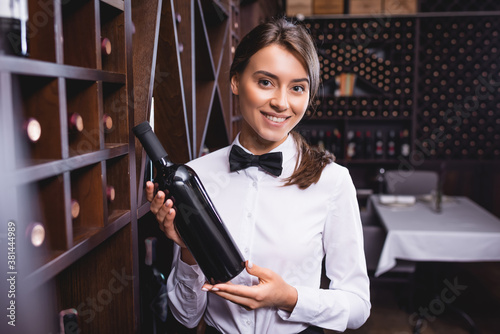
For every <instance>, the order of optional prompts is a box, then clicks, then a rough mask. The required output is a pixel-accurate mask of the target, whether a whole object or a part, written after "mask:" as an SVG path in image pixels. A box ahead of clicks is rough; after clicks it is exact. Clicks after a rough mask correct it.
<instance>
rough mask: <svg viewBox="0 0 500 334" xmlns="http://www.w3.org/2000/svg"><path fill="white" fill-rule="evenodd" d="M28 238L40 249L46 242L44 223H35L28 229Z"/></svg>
mask: <svg viewBox="0 0 500 334" xmlns="http://www.w3.org/2000/svg"><path fill="white" fill-rule="evenodd" d="M26 238H27V239H28V240H29V242H30V243H31V245H32V246H34V247H40V246H41V245H42V244H43V242H44V240H45V227H43V224H42V223H38V222H34V223H31V224H29V225H28V227H27V228H26Z"/></svg>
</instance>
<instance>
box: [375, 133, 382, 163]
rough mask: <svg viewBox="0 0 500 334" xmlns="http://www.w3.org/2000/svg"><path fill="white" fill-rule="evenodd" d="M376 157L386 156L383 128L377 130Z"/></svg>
mask: <svg viewBox="0 0 500 334" xmlns="http://www.w3.org/2000/svg"><path fill="white" fill-rule="evenodd" d="M375 158H376V159H383V158H384V134H383V133H382V130H377V132H375Z"/></svg>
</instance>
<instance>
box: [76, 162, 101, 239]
mask: <svg viewBox="0 0 500 334" xmlns="http://www.w3.org/2000/svg"><path fill="white" fill-rule="evenodd" d="M70 175H71V198H72V199H75V200H77V201H78V203H79V204H80V214H79V215H78V217H76V218H74V219H73V242H74V244H75V245H76V244H78V243H79V242H81V241H83V240H85V239H87V238H89V237H90V236H92V235H93V234H95V233H97V232H98V231H99V229H100V228H102V227H103V226H104V214H103V212H104V193H103V184H102V163H97V164H93V165H90V166H87V167H83V168H80V169H77V170H74V171H72V172H71V173H70Z"/></svg>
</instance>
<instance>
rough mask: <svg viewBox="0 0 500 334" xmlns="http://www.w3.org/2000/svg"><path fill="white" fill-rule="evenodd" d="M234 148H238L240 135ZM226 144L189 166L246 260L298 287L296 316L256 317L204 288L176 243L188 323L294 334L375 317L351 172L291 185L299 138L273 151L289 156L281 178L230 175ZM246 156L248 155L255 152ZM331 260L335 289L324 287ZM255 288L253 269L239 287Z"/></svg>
mask: <svg viewBox="0 0 500 334" xmlns="http://www.w3.org/2000/svg"><path fill="white" fill-rule="evenodd" d="M233 145H240V146H241V144H240V143H239V140H238V138H236V139H235V141H234V143H233ZM230 148H231V146H229V147H226V148H223V149H220V150H218V151H215V152H213V153H211V154H208V155H206V156H203V157H201V158H198V159H195V160H193V161H191V162H189V163H188V165H189V166H191V167H192V168H193V169H194V170H195V171H196V173H197V174H198V176H199V177H200V179H201V181H202V182H203V184H204V187H205V189H206V190H207V192H208V194H209V196H210V198H211V200H212V202H213V203H214V205H215V207H216V208H217V211H218V212H219V214H220V216H221V217H222V220H223V221H224V224H225V225H226V227H227V228H228V230H229V232H230V233H231V235H232V237H233V239H234V240H235V242H236V244H237V245H238V247H239V249H240V250H241V252H242V254H243V256H244V257H245V260H250V261H252V262H253V263H255V264H256V265H258V266H260V267H264V268H269V269H271V270H273V271H274V272H276V273H277V274H279V275H280V276H281V277H282V278H283V279H284V280H285V281H286V282H287V283H288V284H290V285H292V286H293V287H295V288H296V289H297V292H298V300H297V304H296V305H295V308H294V310H293V312H287V311H284V310H279V309H277V308H260V309H257V310H254V311H248V310H246V309H245V308H243V307H241V306H238V305H236V304H234V303H232V302H229V301H227V300H225V299H223V298H220V297H218V296H217V295H215V294H212V293H207V292H205V291H202V290H201V288H202V285H203V284H204V282H205V277H204V275H203V273H202V271H201V270H200V268H199V266H198V265H193V266H189V265H187V264H186V263H184V262H182V261H181V260H180V259H179V255H180V251H179V250H180V248H179V247H178V246H177V245H175V246H174V247H175V250H174V261H173V265H172V271H171V273H170V276H169V278H168V297H169V306H170V309H171V311H172V313H173V314H174V316H175V317H176V319H177V320H179V321H180V322H181V323H182V324H184V325H185V326H187V327H190V328H192V327H194V326H196V325H197V324H198V322H199V321H200V319H201V317H202V316H205V320H206V322H207V324H208V325H210V326H212V327H215V328H217V329H218V330H219V331H221V332H223V333H230V334H233V333H255V334H265V333H269V334H280V333H284V334H291V333H299V332H301V331H302V330H304V329H305V328H307V327H308V326H310V325H315V326H318V327H321V328H326V329H332V330H337V331H344V330H345V329H346V328H358V327H359V326H361V325H362V324H363V323H364V322H365V321H366V319H367V318H368V316H369V313H370V307H371V305H370V301H369V298H370V296H369V279H368V276H367V274H366V262H365V257H364V250H363V233H362V227H361V220H360V216H359V207H358V203H357V199H356V192H355V188H354V185H353V183H352V180H351V177H350V175H349V172H348V170H347V169H346V168H345V167H342V166H340V165H338V164H336V163H330V164H329V165H328V166H327V167H326V168H325V169H324V170H323V173H322V175H321V178H320V180H319V182H318V183H316V184H313V185H311V186H310V187H309V188H307V189H305V190H301V189H299V188H298V187H297V186H295V185H293V186H283V183H284V182H283V180H284V179H285V178H287V177H289V176H290V175H291V174H292V173H293V170H294V168H295V163H296V161H297V156H298V154H297V149H296V144H295V141H294V139H293V137H292V136H288V138H287V139H286V141H285V142H284V143H282V144H281V145H280V146H278V147H277V148H276V149H274V150H272V152H275V151H281V152H283V173H282V174H281V176H280V177H275V176H272V175H270V174H268V173H266V172H264V171H263V170H261V169H260V168H258V167H249V168H247V169H245V170H241V171H238V172H230V171H229V162H228V157H229V152H230ZM247 151H248V150H247ZM325 256H326V260H325V261H326V262H325V263H326V267H325V268H326V274H327V276H328V278H329V279H330V280H331V283H330V286H329V289H320V278H321V265H322V260H323V258H324V257H325ZM232 282H233V283H235V284H242V285H248V286H250V285H256V284H258V278H257V277H254V276H250V275H249V274H248V273H247V272H246V270H244V271H243V272H242V273H241V274H240V275H238V276H237V277H236V278H234V279H233V280H232Z"/></svg>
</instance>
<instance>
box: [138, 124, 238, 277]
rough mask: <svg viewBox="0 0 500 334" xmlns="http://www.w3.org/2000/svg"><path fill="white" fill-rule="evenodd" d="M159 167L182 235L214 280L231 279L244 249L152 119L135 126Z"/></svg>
mask: <svg viewBox="0 0 500 334" xmlns="http://www.w3.org/2000/svg"><path fill="white" fill-rule="evenodd" d="M133 132H134V134H135V136H136V137H137V138H138V139H139V141H140V142H141V144H142V145H143V146H144V149H145V150H146V153H147V154H148V156H149V157H150V159H151V161H153V163H154V165H155V168H156V172H157V173H156V178H155V183H157V184H158V189H159V190H162V191H165V192H166V193H167V194H168V196H170V197H173V199H174V201H175V209H176V212H177V214H176V217H175V224H176V227H177V231H178V232H179V235H180V237H181V238H182V240H183V241H184V243H185V244H186V246H187V248H188V249H189V250H190V252H191V254H192V255H193V256H194V258H195V260H196V262H197V263H198V265H199V266H200V268H201V270H202V271H203V273H204V274H205V276H206V278H207V279H208V281H209V282H210V283H212V284H215V283H219V282H227V281H229V280H231V279H233V278H234V277H235V276H237V275H238V274H239V273H241V272H242V271H243V269H245V262H244V260H243V256H242V255H241V252H240V250H239V249H238V247H237V246H236V244H235V243H234V241H233V239H232V237H231V235H230V234H229V231H228V230H227V228H226V226H225V225H224V222H223V221H222V218H221V217H220V215H219V214H218V213H217V210H216V208H215V206H214V204H213V203H212V201H211V200H210V198H209V196H208V194H207V192H206V190H205V188H204V187H203V184H202V182H201V180H200V179H199V177H198V175H197V174H196V172H195V171H194V170H193V169H192V168H190V167H189V166H186V165H183V164H174V163H173V162H171V161H170V160H169V159H168V155H167V153H166V152H165V150H164V148H163V146H162V145H161V143H160V141H159V140H158V138H157V137H156V135H155V134H154V133H153V131H152V129H151V126H150V125H149V123H148V122H143V123H141V124H139V125H137V126H135V127H134V128H133Z"/></svg>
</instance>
